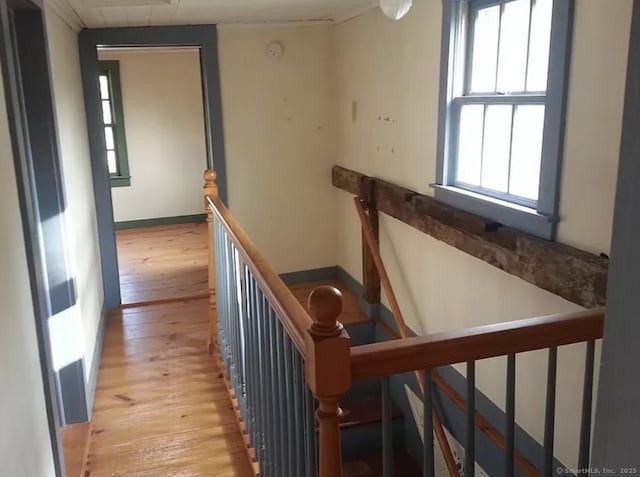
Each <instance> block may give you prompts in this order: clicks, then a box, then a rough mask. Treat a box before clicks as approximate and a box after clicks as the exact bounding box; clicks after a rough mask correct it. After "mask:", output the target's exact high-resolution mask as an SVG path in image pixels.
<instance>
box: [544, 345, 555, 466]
mask: <svg viewBox="0 0 640 477" xmlns="http://www.w3.org/2000/svg"><path fill="white" fill-rule="evenodd" d="M557 364H558V348H557V347H553V348H549V363H548V370H547V403H546V407H545V422H544V470H543V473H542V475H543V476H544V477H551V475H553V443H554V431H555V418H556V373H557Z"/></svg>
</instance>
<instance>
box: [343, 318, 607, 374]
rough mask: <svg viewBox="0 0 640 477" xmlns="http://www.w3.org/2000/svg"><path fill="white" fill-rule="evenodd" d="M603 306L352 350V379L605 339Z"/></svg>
mask: <svg viewBox="0 0 640 477" xmlns="http://www.w3.org/2000/svg"><path fill="white" fill-rule="evenodd" d="M603 325H604V308H596V309H593V310H587V311H579V312H574V313H563V314H557V315H549V316H542V317H537V318H526V319H523V320H517V321H509V322H504V323H497V324H493V325H486V326H478V327H475V328H467V329H465V330H461V331H453V332H446V333H435V334H431V335H425V336H416V337H413V338H406V339H403V340H394V341H387V342H384V343H373V344H367V345H362V346H356V347H353V348H351V376H352V379H353V381H359V380H363V379H370V378H377V377H383V376H391V375H394V374H401V373H407V372H412V371H414V370H416V369H428V368H437V367H438V366H446V365H449V364H456V363H462V362H466V361H476V360H481V359H487V358H495V357H497V356H506V355H510V354H517V353H525V352H527V351H535V350H540V349H547V348H552V347H556V346H564V345H569V344H574V343H581V342H584V341H593V340H598V339H600V338H602V329H603Z"/></svg>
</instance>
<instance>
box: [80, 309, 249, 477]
mask: <svg viewBox="0 0 640 477" xmlns="http://www.w3.org/2000/svg"><path fill="white" fill-rule="evenodd" d="M207 310H208V302H207V300H193V301H188V302H179V303H178V304H175V303H173V304H168V305H156V306H151V307H145V308H144V309H142V308H141V309H131V310H123V311H121V312H119V313H118V314H116V315H115V316H113V317H112V319H111V320H110V321H109V323H108V325H107V331H106V334H105V343H104V350H103V357H102V361H101V364H100V372H99V378H98V387H97V390H96V399H95V405H94V413H93V419H92V431H91V443H90V450H89V456H88V459H87V462H86V474H85V477H103V476H127V477H129V476H136V477H143V476H153V477H164V476H228V477H250V476H252V475H253V473H252V469H251V467H250V464H249V461H248V459H247V455H246V451H245V449H244V443H243V441H242V436H241V434H240V432H239V431H238V429H237V425H236V422H235V416H234V413H233V409H232V407H231V402H230V401H229V397H228V395H227V393H226V389H225V384H224V381H223V379H222V376H221V375H220V372H219V370H218V369H217V367H216V365H215V364H214V360H213V358H212V357H211V356H210V355H209V354H208V353H207V336H208V324H207Z"/></svg>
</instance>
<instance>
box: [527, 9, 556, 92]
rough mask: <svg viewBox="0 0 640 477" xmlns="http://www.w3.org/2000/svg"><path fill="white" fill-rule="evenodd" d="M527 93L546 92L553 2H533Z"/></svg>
mask: <svg viewBox="0 0 640 477" xmlns="http://www.w3.org/2000/svg"><path fill="white" fill-rule="evenodd" d="M532 1H533V12H532V15H531V40H530V43H531V44H530V46H529V69H528V71H527V91H546V90H547V72H548V69H549V43H550V42H551V17H552V14H553V0H532Z"/></svg>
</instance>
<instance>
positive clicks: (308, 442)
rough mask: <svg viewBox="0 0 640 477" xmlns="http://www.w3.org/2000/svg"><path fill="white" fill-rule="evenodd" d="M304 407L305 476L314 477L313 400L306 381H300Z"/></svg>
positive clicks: (314, 419)
mask: <svg viewBox="0 0 640 477" xmlns="http://www.w3.org/2000/svg"><path fill="white" fill-rule="evenodd" d="M302 390H303V395H304V407H305V411H304V412H305V426H304V427H305V429H304V434H305V439H304V452H305V461H306V473H305V477H307V476H308V477H316V476H317V475H318V460H317V458H316V416H315V413H316V409H315V400H314V397H313V394H312V393H311V390H310V389H309V386H307V383H306V381H305V382H303V383H302Z"/></svg>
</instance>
